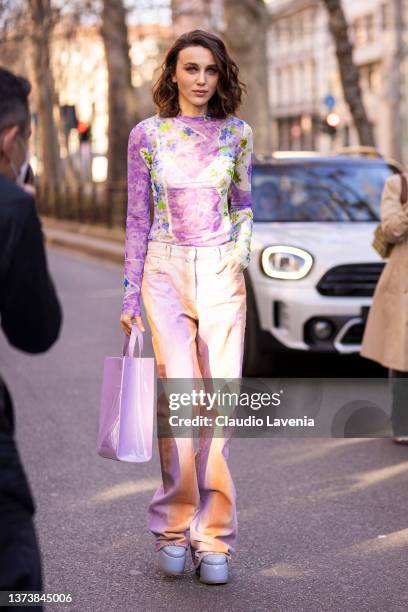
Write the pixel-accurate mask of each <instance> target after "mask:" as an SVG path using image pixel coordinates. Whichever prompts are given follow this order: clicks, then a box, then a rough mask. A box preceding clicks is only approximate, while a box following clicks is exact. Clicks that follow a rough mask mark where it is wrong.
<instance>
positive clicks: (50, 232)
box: [43, 227, 125, 265]
mask: <svg viewBox="0 0 408 612" xmlns="http://www.w3.org/2000/svg"><path fill="white" fill-rule="evenodd" d="M43 234H44V237H45V242H46V244H47V245H50V246H56V247H61V248H64V249H68V250H70V251H75V252H79V253H84V254H85V255H90V256H91V257H94V258H96V259H103V260H105V261H106V260H107V261H110V262H113V263H116V264H122V265H123V262H124V257H125V255H124V245H123V246H122V245H120V244H119V242H116V241H107V240H102V239H99V238H95V237H93V236H88V235H85V234H73V233H70V232H67V231H64V230H58V229H54V228H50V227H43Z"/></svg>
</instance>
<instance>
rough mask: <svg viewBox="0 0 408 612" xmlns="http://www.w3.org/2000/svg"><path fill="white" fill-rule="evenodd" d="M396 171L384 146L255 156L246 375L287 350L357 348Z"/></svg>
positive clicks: (378, 268) (377, 268)
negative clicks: (373, 151)
mask: <svg viewBox="0 0 408 612" xmlns="http://www.w3.org/2000/svg"><path fill="white" fill-rule="evenodd" d="M400 171H401V168H400V167H399V166H398V164H396V163H395V162H391V161H385V160H384V159H382V158H381V157H379V156H377V157H375V158H368V157H366V156H364V155H357V156H349V155H346V154H343V155H330V156H322V155H321V154H316V153H308V154H307V153H293V152H291V153H287V154H284V153H275V154H274V155H273V156H270V157H262V158H259V157H257V158H255V160H254V168H253V179H252V196H253V210H254V227H253V235H252V245H251V250H252V255H251V263H250V265H249V266H248V268H247V270H246V271H245V277H246V286H247V328H246V334H245V356H244V368H243V374H244V376H256V375H258V374H259V371H260V369H263V368H261V366H264V364H265V363H266V361H267V360H269V362H270V367H271V369H273V366H274V363H275V361H276V360H275V359H274V355H275V356H276V353H277V352H279V351H282V350H285V351H287V350H297V351H299V350H300V351H314V352H321V353H327V352H338V353H352V352H357V351H359V350H360V348H361V339H362V334H363V331H364V323H365V318H366V316H367V312H368V308H369V306H370V304H371V300H372V295H373V292H374V288H375V285H376V283H377V280H378V277H379V275H380V273H381V271H382V268H383V266H384V262H383V260H381V258H380V256H379V255H378V254H377V253H376V251H374V249H373V248H372V246H371V243H372V238H373V232H374V229H375V227H376V225H377V224H378V221H379V213H380V201H381V193H382V189H383V186H384V182H385V180H386V178H387V177H388V176H389V175H390V174H392V173H394V172H400Z"/></svg>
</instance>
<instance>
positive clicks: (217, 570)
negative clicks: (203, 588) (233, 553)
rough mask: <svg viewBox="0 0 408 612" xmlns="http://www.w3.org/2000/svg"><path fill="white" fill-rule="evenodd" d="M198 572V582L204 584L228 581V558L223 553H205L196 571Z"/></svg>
mask: <svg viewBox="0 0 408 612" xmlns="http://www.w3.org/2000/svg"><path fill="white" fill-rule="evenodd" d="M198 572H199V573H200V582H204V583H205V584H225V583H226V582H228V560H227V557H226V556H225V555H224V554H223V553H211V554H209V555H205V556H204V557H203V558H202V560H201V563H200V565H199V568H198V569H197V573H198Z"/></svg>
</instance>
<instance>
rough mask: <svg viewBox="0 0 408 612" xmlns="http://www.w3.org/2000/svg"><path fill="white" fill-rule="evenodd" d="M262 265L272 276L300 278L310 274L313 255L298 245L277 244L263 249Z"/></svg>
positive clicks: (266, 272) (268, 274) (289, 278)
mask: <svg viewBox="0 0 408 612" xmlns="http://www.w3.org/2000/svg"><path fill="white" fill-rule="evenodd" d="M261 266H262V270H263V271H264V272H265V274H267V276H271V277H272V278H281V279H285V280H298V279H300V278H304V277H305V276H306V275H307V274H309V272H310V270H311V268H312V266H313V257H312V256H311V254H310V253H308V252H307V251H305V250H303V249H299V248H298V247H292V246H286V245H282V244H277V245H275V246H270V247H266V249H264V250H263V251H262V254H261Z"/></svg>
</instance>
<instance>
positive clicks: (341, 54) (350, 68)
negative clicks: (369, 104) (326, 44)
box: [323, 0, 375, 147]
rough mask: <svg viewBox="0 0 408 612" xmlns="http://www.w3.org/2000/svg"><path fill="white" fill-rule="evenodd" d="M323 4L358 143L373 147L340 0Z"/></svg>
mask: <svg viewBox="0 0 408 612" xmlns="http://www.w3.org/2000/svg"><path fill="white" fill-rule="evenodd" d="M323 4H324V5H325V7H326V9H327V12H328V17H329V30H330V33H331V35H332V37H333V40H334V44H335V47H336V56H337V61H338V66H339V72H340V78H341V83H342V87H343V94H344V99H345V101H346V103H347V105H348V107H349V109H350V113H351V116H352V117H353V121H354V125H355V127H356V130H357V133H358V137H359V141H360V144H361V145H366V146H372V147H374V146H375V138H374V130H373V125H372V123H371V121H370V120H369V119H368V116H367V113H366V110H365V107H364V103H363V98H362V93H361V88H360V82H359V74H358V70H357V68H356V66H355V64H354V61H353V45H352V44H351V42H350V39H349V36H348V30H347V21H346V17H345V15H344V11H343V8H342V4H341V0H323Z"/></svg>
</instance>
